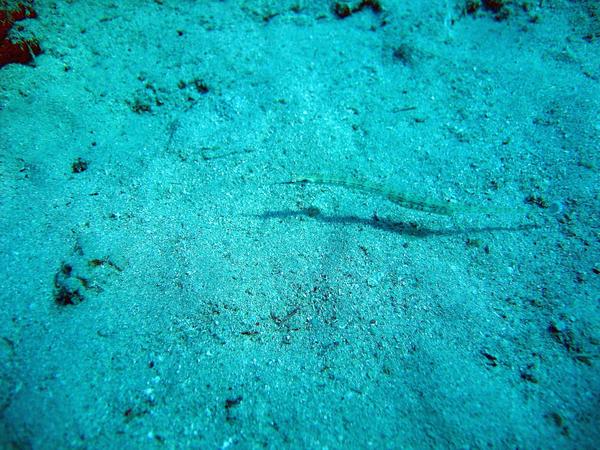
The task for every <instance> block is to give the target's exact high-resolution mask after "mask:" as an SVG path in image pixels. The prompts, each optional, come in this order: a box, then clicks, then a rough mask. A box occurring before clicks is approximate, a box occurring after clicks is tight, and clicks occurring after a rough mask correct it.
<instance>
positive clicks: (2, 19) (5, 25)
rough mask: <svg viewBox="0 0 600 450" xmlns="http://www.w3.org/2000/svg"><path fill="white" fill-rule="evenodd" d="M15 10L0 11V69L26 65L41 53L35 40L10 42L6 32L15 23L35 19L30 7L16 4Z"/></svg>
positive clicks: (34, 13) (19, 3)
mask: <svg viewBox="0 0 600 450" xmlns="http://www.w3.org/2000/svg"><path fill="white" fill-rule="evenodd" d="M16 8H17V9H13V10H10V9H0V67H2V66H5V65H6V64H10V63H19V64H27V63H28V62H30V61H31V60H32V59H33V57H34V56H35V55H39V54H40V53H42V49H41V47H40V44H39V42H38V41H37V39H28V40H21V41H17V42H12V41H11V40H10V39H8V32H9V31H10V29H11V28H12V27H13V25H14V24H15V22H17V21H19V20H23V19H32V18H34V17H37V14H36V12H35V11H34V9H33V8H32V7H31V6H26V5H23V3H21V2H18V3H17V6H16Z"/></svg>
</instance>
